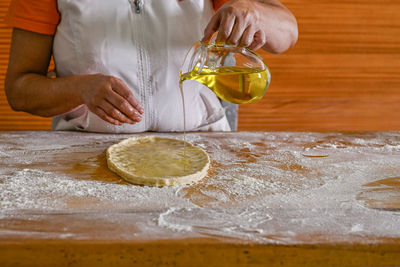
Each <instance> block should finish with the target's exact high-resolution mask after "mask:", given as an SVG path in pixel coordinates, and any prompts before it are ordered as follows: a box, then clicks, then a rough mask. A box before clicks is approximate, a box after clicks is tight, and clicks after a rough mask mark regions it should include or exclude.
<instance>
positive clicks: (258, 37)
mask: <svg viewBox="0 0 400 267" xmlns="http://www.w3.org/2000/svg"><path fill="white" fill-rule="evenodd" d="M266 42H267V36H266V35H265V32H263V31H261V30H259V31H257V32H256V33H255V34H254V37H253V41H252V43H251V44H250V45H249V49H251V50H257V49H260V48H261V47H263V46H264V45H265V43H266Z"/></svg>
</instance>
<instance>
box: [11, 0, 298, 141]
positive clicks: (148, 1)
mask: <svg viewBox="0 0 400 267" xmlns="http://www.w3.org/2000/svg"><path fill="white" fill-rule="evenodd" d="M222 2H226V3H225V4H224V5H222V6H221V4H223V3H222ZM213 4H214V5H215V7H219V6H221V7H220V8H219V9H218V11H217V12H214V10H213ZM8 23H9V25H10V26H12V27H14V30H13V37H12V44H11V52H10V62H9V66H8V71H7V75H6V83H5V86H6V93H7V99H8V101H9V103H10V105H11V107H12V108H13V109H14V110H16V111H25V112H29V113H31V114H35V115H39V116H46V117H50V116H51V117H53V125H52V128H53V129H54V130H84V131H93V132H112V133H129V132H142V131H182V130H184V129H183V122H182V121H183V118H182V106H181V105H182V104H181V97H180V93H179V89H178V81H179V77H178V73H179V67H180V65H181V63H182V61H183V57H184V55H185V53H186V50H187V49H188V48H189V47H190V46H191V45H192V44H193V43H194V42H196V41H197V40H199V39H201V38H202V41H205V42H206V41H208V40H209V39H210V38H211V36H212V35H213V34H214V33H215V32H218V35H217V41H218V42H225V43H227V44H234V45H241V46H245V47H249V48H250V49H258V48H263V49H265V50H267V51H269V52H272V53H281V52H283V51H285V50H287V49H289V48H290V47H291V46H293V45H294V43H295V42H296V41H297V24H296V20H295V18H294V16H293V15H292V14H291V13H290V11H289V10H288V9H287V8H285V7H284V6H283V5H282V4H281V3H280V2H279V1H278V0H264V1H261V0H231V1H215V3H211V2H210V1H209V0H114V1H109V0H97V1H91V0H80V1H72V0H58V1H56V0H41V1H29V0H14V1H13V2H12V4H11V6H10V12H9V16H8ZM52 55H53V57H54V61H55V65H56V73H57V78H55V79H51V78H48V77H46V74H47V70H48V65H49V62H50V58H51V56H52ZM184 93H185V102H186V103H185V104H186V112H187V114H186V130H190V131H196V130H213V131H214V130H215V131H225V130H230V127H229V125H228V122H227V120H226V117H225V115H223V114H224V113H223V112H221V109H222V107H221V104H220V101H219V100H218V99H217V97H216V96H215V95H214V94H213V93H212V92H211V91H210V90H208V89H204V88H202V87H200V86H199V87H195V88H193V90H185V92H184ZM215 114H221V115H220V116H215Z"/></svg>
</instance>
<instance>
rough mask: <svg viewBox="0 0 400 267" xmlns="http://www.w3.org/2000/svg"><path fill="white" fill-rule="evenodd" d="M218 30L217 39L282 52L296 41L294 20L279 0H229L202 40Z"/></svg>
mask: <svg viewBox="0 0 400 267" xmlns="http://www.w3.org/2000/svg"><path fill="white" fill-rule="evenodd" d="M216 32H218V35H217V38H216V43H217V44H218V43H226V44H230V45H238V46H243V47H247V48H249V49H252V50H257V49H259V48H263V49H265V50H267V51H269V52H272V53H281V52H283V51H285V50H287V49H289V48H290V47H291V46H293V45H294V44H295V43H296V41H297V34H298V33H297V22H296V19H295V18H294V16H293V15H292V14H291V13H290V11H289V10H288V9H287V8H286V7H285V6H283V5H282V4H281V3H280V2H279V1H278V0H231V1H229V2H227V3H226V4H224V5H223V6H222V7H221V8H220V9H219V10H218V11H217V12H216V13H215V15H214V16H213V17H212V18H211V20H210V22H209V23H208V25H207V27H206V28H205V30H204V37H203V39H202V41H203V42H208V41H210V39H211V37H212V36H213V34H214V33H216Z"/></svg>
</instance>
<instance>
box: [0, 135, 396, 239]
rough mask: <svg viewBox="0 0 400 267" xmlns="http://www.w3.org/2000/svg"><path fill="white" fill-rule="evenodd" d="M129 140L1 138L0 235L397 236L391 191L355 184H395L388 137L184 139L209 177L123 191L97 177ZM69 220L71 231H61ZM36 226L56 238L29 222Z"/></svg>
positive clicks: (109, 177) (108, 178)
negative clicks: (203, 160) (199, 154)
mask: <svg viewBox="0 0 400 267" xmlns="http://www.w3.org/2000/svg"><path fill="white" fill-rule="evenodd" d="M156 135H159V136H164V137H171V136H172V137H175V138H179V139H182V138H183V136H182V135H180V134H176V135H168V134H156ZM131 136H132V135H107V134H84V133H70V132H25V133H19V132H5V133H0V167H1V168H0V208H1V213H0V233H2V234H3V235H7V236H13V237H15V236H24V235H27V234H28V233H29V231H27V229H25V228H24V226H23V225H30V224H33V225H34V226H32V227H33V228H34V229H35V231H33V230H32V231H31V234H30V235H31V236H35V237H37V238H49V237H56V238H66V239H68V238H72V239H85V238H89V234H88V236H79V235H76V232H74V231H75V230H74V229H75V228H74V227H76V228H77V229H78V228H79V229H80V227H83V226H82V225H83V224H85V225H86V224H88V225H89V226H90V225H91V224H98V225H97V226H96V227H105V226H106V225H112V227H110V228H105V230H104V236H107V237H108V238H109V237H110V236H114V235H116V230H115V229H118V231H120V232H121V231H122V232H123V233H124V234H123V235H122V236H123V238H126V239H129V238H132V239H135V238H147V239H164V238H169V239H170V238H184V237H202V236H207V237H211V238H222V239H226V238H231V239H237V240H241V241H243V242H260V243H282V244H296V243H299V242H307V243H318V242H327V241H337V242H347V241H349V242H350V241H354V240H359V241H360V242H369V243H374V242H379V239H380V238H399V237H400V227H399V225H400V211H399V210H400V208H398V209H393V205H396V203H395V204H393V200H396V199H400V188H398V187H394V188H391V187H390V185H389V186H387V187H389V188H385V190H387V191H379V192H378V191H374V190H373V189H374V188H373V189H371V188H369V187H366V186H364V185H365V184H368V183H370V182H373V181H377V180H382V179H387V178H390V177H399V176H400V135H399V134H398V133H381V134H376V133H365V134H323V133H231V134H229V133H201V134H197V133H192V134H187V136H186V140H187V141H189V142H192V143H194V144H195V145H198V146H200V147H202V148H203V149H205V150H206V151H207V152H208V153H209V155H210V158H211V161H212V167H211V170H210V172H209V176H208V177H207V178H206V179H205V180H203V181H201V182H200V183H198V184H192V185H186V186H176V187H163V188H154V187H146V186H134V185H130V184H126V183H123V182H121V181H120V180H119V179H118V178H116V177H115V176H114V175H113V174H111V173H109V172H107V171H108V170H107V169H106V168H105V159H104V150H105V149H106V148H107V147H108V146H110V145H111V144H113V143H116V142H118V141H120V140H121V139H123V138H127V137H131ZM102 155H103V156H102ZM382 192H383V193H382ZM386 192H389V193H390V194H386ZM375 197H376V198H377V199H375ZM373 201H379V205H380V206H377V207H376V209H374V208H373V207H374V206H373V203H374V202H373ZM399 202H400V201H398V202H397V203H399ZM371 203H372V204H371ZM385 205H392V206H391V207H392V208H391V210H388V209H386V210H385ZM371 207H372V208H371ZM397 207H398V206H397ZM71 216H73V218H74V222H76V223H75V224H74V225H67V224H66V222H67V221H68V220H66V219H65V218H70V217H71ZM16 220H17V221H18V222H19V221H21V222H23V223H21V226H16V225H17V224H15V222H16ZM41 221H46V222H47V224H50V225H52V227H54V229H53V230H51V231H50V230H47V229H42V228H40V226H38V225H40V224H38V223H37V224H35V223H34V222H41ZM10 222H13V223H10ZM99 223H100V224H99ZM89 226H87V227H88V229H87V232H88V233H90V231H91V230H90V227H89ZM19 227H20V228H19ZM46 233H47V234H46ZM322 233H323V234H322ZM119 234H121V233H119ZM118 237H119V238H121V236H118ZM300 237H301V238H300ZM307 237H309V238H307ZM98 238H101V236H100V237H98Z"/></svg>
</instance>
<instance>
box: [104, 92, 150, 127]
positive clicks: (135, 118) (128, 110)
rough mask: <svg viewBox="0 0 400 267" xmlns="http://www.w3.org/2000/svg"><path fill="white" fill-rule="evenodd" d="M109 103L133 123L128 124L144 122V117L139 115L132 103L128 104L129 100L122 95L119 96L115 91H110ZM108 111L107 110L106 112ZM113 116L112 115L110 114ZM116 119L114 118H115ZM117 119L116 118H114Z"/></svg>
mask: <svg viewBox="0 0 400 267" xmlns="http://www.w3.org/2000/svg"><path fill="white" fill-rule="evenodd" d="M107 101H108V102H109V103H111V104H112V106H113V107H114V108H115V109H116V110H117V111H118V112H120V113H121V114H123V115H124V116H125V117H126V118H128V119H129V120H130V121H132V122H128V121H126V122H128V123H133V122H139V121H141V120H142V116H141V114H140V113H139V111H138V110H137V109H135V108H134V107H133V106H132V104H131V103H129V102H128V100H127V99H126V98H124V97H122V96H121V95H120V94H117V93H116V92H115V89H114V88H113V90H110V92H108V97H107ZM106 111H107V110H106ZM109 115H112V114H109ZM113 117H114V116H113ZM114 118H115V117H114Z"/></svg>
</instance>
